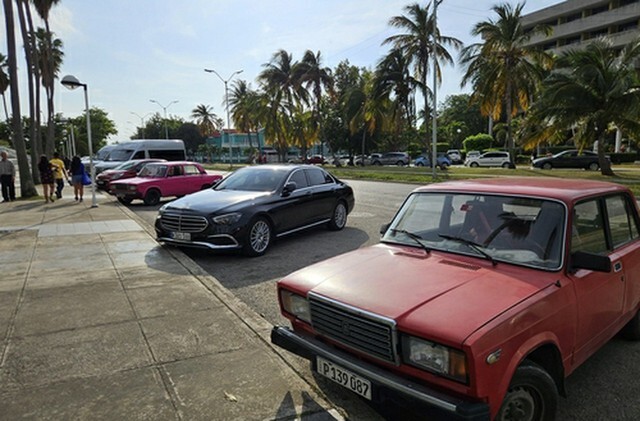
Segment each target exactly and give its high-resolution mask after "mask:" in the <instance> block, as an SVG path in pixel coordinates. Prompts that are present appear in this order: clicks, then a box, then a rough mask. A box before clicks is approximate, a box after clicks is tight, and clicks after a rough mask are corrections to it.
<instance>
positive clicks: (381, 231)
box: [380, 222, 391, 234]
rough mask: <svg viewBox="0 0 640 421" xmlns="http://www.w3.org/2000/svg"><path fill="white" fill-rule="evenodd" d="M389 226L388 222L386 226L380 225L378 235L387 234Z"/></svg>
mask: <svg viewBox="0 0 640 421" xmlns="http://www.w3.org/2000/svg"><path fill="white" fill-rule="evenodd" d="M390 225H391V223H390V222H389V223H386V224H382V226H380V234H384V233H385V232H387V230H388V229H389V226H390Z"/></svg>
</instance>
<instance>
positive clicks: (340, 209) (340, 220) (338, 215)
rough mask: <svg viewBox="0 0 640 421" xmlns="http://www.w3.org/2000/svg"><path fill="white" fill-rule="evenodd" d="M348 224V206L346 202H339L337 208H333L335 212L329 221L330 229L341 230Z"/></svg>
mask: <svg viewBox="0 0 640 421" xmlns="http://www.w3.org/2000/svg"><path fill="white" fill-rule="evenodd" d="M345 225H347V207H346V206H345V204H344V202H338V204H337V205H336V207H335V208H333V214H332V215H331V220H330V221H329V229H330V230H332V231H340V230H341V229H342V228H344V227H345Z"/></svg>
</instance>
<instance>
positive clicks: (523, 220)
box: [382, 192, 566, 270]
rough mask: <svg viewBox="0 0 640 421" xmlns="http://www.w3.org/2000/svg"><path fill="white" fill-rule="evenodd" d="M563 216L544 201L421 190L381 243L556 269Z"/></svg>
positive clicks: (559, 208) (557, 205)
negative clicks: (424, 191)
mask: <svg viewBox="0 0 640 421" xmlns="http://www.w3.org/2000/svg"><path fill="white" fill-rule="evenodd" d="M565 218H566V212H565V208H564V206H563V205H562V204H560V203H558V202H553V201H550V200H542V199H537V198H527V197H519V196H494V195H482V194H468V193H422V192H421V193H414V194H412V195H411V196H409V198H408V199H407V200H406V202H405V203H404V205H403V206H402V208H401V209H400V210H399V211H398V213H397V215H396V217H395V218H394V220H393V221H392V223H391V225H390V227H389V229H388V230H387V231H386V232H385V234H384V236H383V237H382V241H383V242H387V243H400V244H406V245H409V246H416V241H419V242H420V243H421V244H422V247H424V248H428V249H432V250H441V251H447V252H452V253H461V254H471V255H477V256H479V257H482V258H488V259H489V260H491V261H492V262H506V263H513V264H517V265H524V266H530V267H536V268H541V269H547V270H556V269H559V268H560V265H561V261H562V252H563V250H562V244H563V242H562V239H563V237H564V226H565V223H564V221H565ZM407 233H409V234H407Z"/></svg>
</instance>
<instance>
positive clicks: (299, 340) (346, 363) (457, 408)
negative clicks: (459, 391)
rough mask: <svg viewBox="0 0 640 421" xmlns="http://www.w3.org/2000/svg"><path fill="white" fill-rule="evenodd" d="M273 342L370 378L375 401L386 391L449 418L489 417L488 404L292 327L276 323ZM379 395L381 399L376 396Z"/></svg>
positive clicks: (302, 355) (470, 418) (313, 358)
mask: <svg viewBox="0 0 640 421" xmlns="http://www.w3.org/2000/svg"><path fill="white" fill-rule="evenodd" d="M271 342H272V343H273V344H275V345H278V346H279V347H281V348H284V349H286V350H287V351H289V352H292V353H294V354H296V355H299V356H301V357H304V358H306V359H308V360H310V361H312V362H314V361H315V358H316V357H317V356H320V357H322V358H324V359H326V360H329V361H331V362H333V363H335V364H337V365H339V366H342V367H344V368H346V369H348V370H351V371H353V372H354V373H356V374H358V375H360V376H362V377H364V378H366V379H368V380H370V381H371V383H372V387H373V388H374V391H377V393H374V395H373V399H374V400H379V396H381V395H383V394H384V395H392V396H397V397H399V398H401V399H404V400H409V401H413V402H418V403H420V404H422V405H424V406H426V407H427V408H430V409H433V410H435V411H437V412H438V413H439V414H442V416H443V417H446V419H456V420H489V419H490V416H489V405H488V404H486V403H481V402H472V401H465V400H463V399H459V398H455V397H452V396H448V395H446V394H444V393H442V392H438V391H435V390H433V389H430V388H428V387H425V386H423V385H420V384H418V383H414V382H412V381H410V380H407V379H405V378H402V377H400V376H397V375H395V374H393V373H391V372H389V371H386V370H383V369H381V368H379V367H376V366H374V365H373V364H370V363H367V362H365V361H362V360H359V359H356V358H354V357H352V356H350V355H349V354H347V353H345V352H342V351H339V350H336V349H335V348H332V347H330V346H328V345H326V344H324V343H322V342H320V341H318V340H315V339H312V338H308V337H303V336H301V335H299V334H297V333H296V332H294V331H292V330H291V329H289V328H286V327H281V326H275V327H274V328H273V330H272V331H271ZM376 397H378V398H377V399H376Z"/></svg>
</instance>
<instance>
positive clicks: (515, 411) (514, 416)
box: [496, 361, 558, 421]
mask: <svg viewBox="0 0 640 421" xmlns="http://www.w3.org/2000/svg"><path fill="white" fill-rule="evenodd" d="M557 406H558V388H557V386H556V384H555V382H554V381H553V379H552V378H551V376H550V375H549V373H547V372H546V371H545V370H544V369H543V368H542V367H540V366H539V365H537V364H534V363H531V362H527V361H525V362H524V363H523V364H522V365H521V366H520V367H518V368H517V369H516V372H515V374H514V375H513V379H511V384H510V385H509V390H508V391H507V394H506V396H505V397H504V400H503V401H502V407H500V411H499V412H498V415H497V416H496V420H497V421H511V420H533V421H546V420H553V419H555V414H556V408H557Z"/></svg>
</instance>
